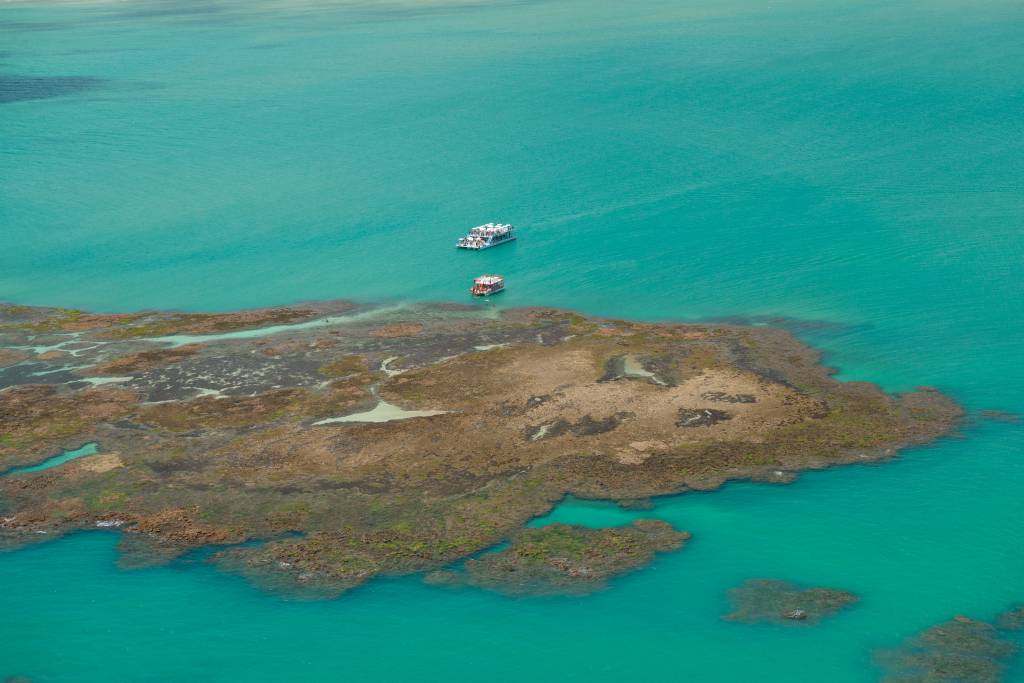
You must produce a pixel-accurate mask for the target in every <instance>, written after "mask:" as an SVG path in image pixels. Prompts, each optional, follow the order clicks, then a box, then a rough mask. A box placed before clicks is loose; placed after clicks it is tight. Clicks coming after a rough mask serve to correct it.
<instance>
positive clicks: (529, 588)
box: [426, 519, 690, 595]
mask: <svg viewBox="0 0 1024 683" xmlns="http://www.w3.org/2000/svg"><path fill="white" fill-rule="evenodd" d="M689 538H690V534H688V533H686V532H679V531H676V530H675V529H673V528H672V526H671V525H669V524H667V523H665V522H661V521H658V520H650V519H643V520H637V521H636V522H634V523H633V524H632V525H631V526H627V527H621V528H612V529H592V528H588V527H582V526H572V525H567V524H552V525H549V526H545V527H541V528H538V529H523V530H522V531H519V532H517V533H516V534H514V535H513V536H512V538H511V540H510V541H509V544H508V547H507V548H504V549H502V550H498V551H495V552H490V553H486V554H484V555H482V556H481V557H479V558H476V559H471V560H467V561H466V563H465V568H464V570H461V571H441V572H434V573H432V574H429V575H428V576H427V579H426V580H427V582H428V583H431V584H434V585H470V586H475V587H478V588H487V589H490V590H496V591H498V592H501V593H505V594H508V595H586V594H588V593H593V592H595V591H599V590H602V589H604V588H606V587H607V585H608V581H609V580H610V579H611V578H613V577H615V576H619V575H621V574H625V573H628V572H631V571H634V570H636V569H639V568H640V567H643V566H644V565H647V564H649V563H650V562H651V560H652V559H654V556H655V554H656V553H664V552H669V551H672V550H678V549H679V548H681V547H683V544H684V543H685V542H686V541H687V540H688V539H689Z"/></svg>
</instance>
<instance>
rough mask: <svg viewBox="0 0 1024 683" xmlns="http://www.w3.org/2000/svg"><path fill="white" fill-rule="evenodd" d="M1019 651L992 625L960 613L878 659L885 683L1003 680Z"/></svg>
mask: <svg viewBox="0 0 1024 683" xmlns="http://www.w3.org/2000/svg"><path fill="white" fill-rule="evenodd" d="M1015 651H1016V646H1015V645H1014V644H1013V643H1011V642H1009V641H1006V640H1003V639H1001V638H1000V637H999V632H998V631H997V630H996V629H995V627H993V626H992V625H991V624H987V623H985V622H982V621H976V620H974V619H969V618H967V617H963V616H957V617H955V618H953V619H951V620H950V621H947V622H945V623H942V624H939V625H937V626H933V627H931V628H929V629H927V630H925V631H923V632H922V633H920V634H919V635H917V636H916V637H914V638H912V639H911V640H909V641H907V642H906V643H905V644H904V645H903V646H902V647H900V648H898V649H895V650H888V651H883V652H880V653H879V654H878V660H879V662H880V663H881V664H882V666H883V668H884V669H885V675H884V677H883V678H882V681H883V683H999V682H1000V681H1002V680H1003V673H1004V672H1005V669H1006V664H1007V661H1008V660H1009V658H1010V657H1011V656H1012V655H1013V654H1014V652H1015Z"/></svg>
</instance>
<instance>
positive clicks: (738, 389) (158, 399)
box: [0, 302, 961, 611]
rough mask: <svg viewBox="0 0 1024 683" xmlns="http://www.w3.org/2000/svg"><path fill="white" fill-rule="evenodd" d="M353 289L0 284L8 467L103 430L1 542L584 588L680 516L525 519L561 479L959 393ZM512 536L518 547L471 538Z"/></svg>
mask: <svg viewBox="0 0 1024 683" xmlns="http://www.w3.org/2000/svg"><path fill="white" fill-rule="evenodd" d="M353 308H354V307H353V305H352V304H351V303H348V302H325V303H311V304H304V305H302V306H301V307H294V308H281V309H261V310H257V311H241V312H235V313H214V314H201V313H178V312H159V311H147V312H143V313H129V314H91V313H88V312H84V311H77V310H71V309H56V308H32V307H27V306H13V305H6V306H3V305H0V349H6V350H7V351H8V353H7V355H6V357H7V358H9V359H13V358H20V357H23V356H24V357H25V359H24V360H22V361H20V362H19V364H17V365H13V366H8V368H7V369H8V370H18V372H8V373H6V374H4V375H2V379H3V380H4V381H9V382H10V383H11V384H13V386H9V387H7V388H5V389H2V390H0V470H7V469H10V468H14V467H21V466H26V465H33V464H36V463H39V462H40V461H42V460H43V459H44V458H45V457H47V456H48V455H51V454H53V453H56V452H59V451H60V450H62V449H68V448H75V447H77V446H80V445H81V444H83V443H89V442H98V443H101V444H102V445H103V451H104V453H103V454H101V455H102V458H101V456H92V457H91V458H81V459H78V460H74V461H71V462H67V463H65V464H63V465H61V466H60V467H55V468H51V469H47V470H44V471H36V472H20V473H14V474H11V475H10V476H6V477H3V478H0V501H2V505H3V515H2V517H0V545H3V546H5V547H15V546H21V545H27V544H30V543H38V542H42V541H45V540H48V539H53V538H59V537H60V536H61V535H63V534H66V533H69V532H73V531H77V530H84V529H117V530H118V532H119V533H120V534H122V546H121V550H122V553H123V555H124V561H123V564H125V565H126V566H145V565H147V564H153V563H160V562H167V561H171V560H173V559H174V558H176V557H181V556H183V555H188V556H189V557H195V551H197V550H198V549H202V548H212V547H217V552H213V553H211V554H210V555H211V556H210V557H209V558H208V559H209V561H211V562H214V563H216V564H218V565H219V566H221V567H224V568H226V569H230V570H232V571H238V572H240V573H242V574H243V575H245V576H246V577H248V578H250V579H251V580H252V581H254V582H256V583H258V584H259V585H262V586H266V587H268V588H272V589H274V590H278V591H284V592H289V593H295V594H302V595H312V596H317V597H323V596H332V595H337V594H339V593H342V592H344V591H346V590H349V589H351V588H353V587H355V586H358V585H360V584H362V583H363V582H365V581H367V580H370V579H372V578H373V577H374V576H381V575H402V574H410V573H416V572H431V571H435V570H438V569H440V568H442V567H446V566H451V565H452V564H453V563H456V562H459V561H463V560H467V558H474V557H475V558H476V559H473V560H467V563H466V569H465V570H464V572H462V573H461V574H460V575H459V577H460V578H459V580H460V581H463V582H467V583H475V584H476V585H480V586H485V587H489V588H494V589H495V590H504V591H507V592H541V593H543V592H562V591H563V590H569V591H570V592H572V591H576V592H589V591H590V590H594V589H596V588H598V587H600V586H602V585H603V583H604V582H605V581H606V580H607V579H608V578H609V577H611V576H614V575H616V574H617V573H621V572H622V571H628V570H631V569H633V568H635V567H636V566H639V565H640V564H643V563H644V562H647V561H648V560H649V559H650V557H651V556H652V553H653V552H660V550H659V549H660V548H662V547H665V548H667V547H668V545H671V544H669V543H668V542H667V540H666V539H669V538H672V539H676V540H679V539H678V538H677V537H676V536H674V535H673V534H677V533H678V532H675V531H674V530H668V529H664V528H661V527H659V526H657V523H647V524H648V526H646V527H644V526H641V527H627V528H626V529H619V530H603V531H600V532H590V531H583V530H579V529H575V528H561V529H560V528H553V529H549V530H548V531H546V532H539V531H538V532H535V531H532V530H529V531H522V529H523V527H524V525H525V524H526V523H527V522H528V521H529V520H531V519H533V518H535V517H538V516H541V515H545V514H547V513H548V512H549V511H550V510H551V509H552V507H553V506H554V505H556V504H557V503H558V501H560V500H562V499H564V497H565V496H566V495H574V496H577V497H580V498H588V499H595V500H609V501H623V500H634V501H643V500H646V499H649V498H651V497H652V496H659V495H667V494H676V493H683V492H686V491H692V490H711V489H715V488H717V487H719V486H721V485H722V484H723V483H724V482H726V481H728V480H733V479H748V480H756V481H770V482H776V483H783V482H786V481H790V480H791V479H792V478H793V476H794V474H793V473H796V472H799V471H800V470H803V469H808V468H815V469H820V468H824V467H829V466H833V465H842V464H845V463H853V462H864V461H872V460H882V459H885V458H890V457H893V456H894V455H895V454H896V453H897V452H898V450H899V449H901V448H904V447H907V446H912V445H917V444H924V443H928V442H930V441H932V440H934V439H936V438H938V437H940V436H942V435H943V434H945V433H947V432H948V431H949V430H950V429H951V427H952V426H953V425H954V424H955V423H956V421H957V420H958V419H959V418H960V416H961V411H960V409H959V407H958V406H956V405H955V404H954V403H953V402H952V401H950V400H949V399H948V398H947V397H945V396H943V395H942V394H940V393H939V392H937V391H932V390H922V391H917V392H912V393H907V394H901V395H890V394H886V393H885V392H883V391H882V390H881V389H879V388H878V387H877V386H874V385H871V384H867V383H861V382H841V381H838V380H836V379H835V378H834V377H833V376H832V375H831V374H830V372H829V371H828V370H827V369H825V368H822V367H821V366H820V365H819V364H818V355H817V354H816V353H815V352H814V351H812V350H811V349H809V348H807V347H806V346H804V345H803V344H801V343H800V342H799V341H797V340H796V339H794V338H793V337H792V336H791V335H790V334H788V333H787V332H784V331H782V330H777V329H772V328H768V327H739V326H730V325H717V324H715V325H706V324H702V325H652V324H645V323H633V322H625V321H608V320H600V319H595V318H587V317H584V316H581V315H578V314H575V313H569V312H565V311H557V310H548V309H525V310H509V311H503V312H501V314H500V315H497V316H495V315H493V314H492V312H491V310H490V309H488V311H481V310H480V309H478V308H474V307H466V306H426V305H424V306H408V305H407V306H392V307H386V308H375V309H365V308H364V309H360V310H359V311H358V312H352V311H353ZM195 342H201V343H195ZM481 349H484V350H481ZM627 360H628V362H627ZM26 367H29V368H30V370H31V371H30V372H22V371H21V370H20V369H22V368H26ZM609 369H611V370H613V371H614V372H613V373H612V374H613V375H615V377H614V378H610V377H609ZM613 379H614V381H613ZM619 380H622V381H619ZM104 381H110V382H113V383H110V384H99V385H97V386H92V385H93V384H97V383H98V382H104ZM375 407H376V408H377V413H373V410H374V409H375ZM381 407H383V409H382V408H381ZM723 408H727V409H726V410H723ZM382 410H383V412H385V413H386V414H384V415H381V414H380V413H381V412H382ZM367 414H369V415H370V416H371V417H374V419H373V420H367V419H365V418H366V416H367ZM360 415H362V416H363V418H364V419H363V420H359V421H349V420H348V419H346V420H345V421H337V420H336V418H338V417H339V416H349V417H350V418H355V417H358V416H360ZM413 415H414V416H416V418H415V419H390V418H395V417H402V416H405V417H408V416H413ZM377 417H381V418H389V419H388V420H387V421H376V418H377ZM726 417H728V419H726ZM691 418H696V419H691ZM681 421H682V422H684V423H686V424H684V425H679V423H680V422H681ZM318 423H319V426H317V424H318ZM680 426H692V427H695V428H687V429H684V428H680ZM652 525H654V526H652ZM655 532H657V533H655ZM559 534H560V535H559ZM545 535H546V536H545ZM507 539H512V545H511V546H510V549H509V550H508V551H507V552H506V553H505V554H502V552H498V553H492V554H487V555H482V556H479V557H477V556H478V554H479V553H481V552H484V551H486V550H487V549H488V548H493V547H495V545H496V544H498V543H500V542H502V541H503V540H507ZM556 541H557V543H556ZM662 541H665V543H664V544H662ZM253 542H258V543H256V544H255V545H253ZM563 542H564V543H563ZM680 542H681V541H680ZM559 543H562V544H563V545H561V546H559V545H558V544H559ZM673 543H675V541H673ZM224 544H245V545H235V546H233V547H231V548H226V549H223V548H220V546H223V545H224ZM523 548H532V550H530V551H529V552H530V553H537V554H535V555H532V557H533V558H534V559H536V560H537V563H536V564H530V563H529V562H527V559H528V558H527V556H526V555H522V549H523ZM572 548H576V551H574V552H576V554H574V553H573V552H569V550H572ZM556 551H557V552H556ZM558 553H562V554H558ZM565 553H568V554H565ZM559 558H561V559H559ZM509 567H511V568H512V570H511V571H507V569H508V568H509ZM498 576H507V577H509V578H514V580H512V581H510V582H507V584H505V585H504V587H502V586H499V585H498V583H499V582H498V580H497V577H498ZM435 578H436V577H435ZM570 579H571V580H570ZM526 586H529V588H526ZM794 609H795V608H794ZM801 609H807V608H801ZM808 611H810V610H808Z"/></svg>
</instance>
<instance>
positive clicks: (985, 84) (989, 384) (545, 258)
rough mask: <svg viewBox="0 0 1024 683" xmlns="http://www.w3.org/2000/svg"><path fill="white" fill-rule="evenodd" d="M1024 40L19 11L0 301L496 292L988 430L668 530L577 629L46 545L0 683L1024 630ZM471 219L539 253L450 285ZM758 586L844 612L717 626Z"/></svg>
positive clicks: (490, 14)
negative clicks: (496, 224)
mask: <svg viewBox="0 0 1024 683" xmlns="http://www.w3.org/2000/svg"><path fill="white" fill-rule="evenodd" d="M1021 35H1024V6H1022V5H1021V4H1020V3H1019V2H1015V1H1011V0H978V1H975V2H970V3H968V2H958V1H955V0H896V1H894V2H869V1H851V2H841V3H835V2H823V1H810V0H775V1H768V0H763V1H756V2H755V1H754V0H723V1H722V2H714V3H709V2H695V1H693V0H678V1H675V2H667V1H664V2H663V1H657V0H637V1H636V2H630V3H622V2H611V1H610V0H588V1H586V2H584V1H582V0H547V1H541V0H537V1H522V2H512V1H509V2H504V1H501V0H496V1H495V2H482V3H480V2H473V3H470V2H454V1H453V2H426V1H423V2H387V1H385V0H381V1H380V2H344V1H342V0H336V1H334V2H323V3H315V2H298V1H297V0H296V1H289V2H277V3H273V2H262V1H259V0H253V1H250V2H237V1H233V0H225V1H221V2H217V1H209V2H198V1H192V0H181V1H174V2H172V1H169V0H168V1H164V2H161V1H159V0H145V1H140V0H129V1H128V2H117V3H106V2H94V3H74V2H61V3H50V2H36V3H8V4H5V5H3V6H2V7H0V36H2V48H3V50H4V52H3V54H2V55H0V122H2V126H0V141H2V146H0V152H2V153H0V178H3V182H2V184H0V232H2V237H3V248H2V249H0V266H2V267H0V299H5V300H10V301H16V302H19V303H30V304H47V305H60V306H76V307H81V308H89V309H95V310H108V311H113V310H134V309H140V308H181V309H188V310H209V309H214V310H223V309H233V308H239V307H245V306H263V305H271V304H284V303H291V302H295V301H301V300H308V299H332V298H353V299H357V300H360V301H377V302H382V303H385V304H388V305H391V304H401V303H402V302H406V301H412V302H416V301H433V300H444V301H450V300H463V297H464V293H465V290H466V287H467V286H468V280H469V278H471V277H472V276H473V275H476V274H479V273H481V272H486V271H497V272H501V273H503V274H504V275H506V277H507V278H508V281H509V289H508V291H507V292H506V293H505V294H503V295H502V302H501V304H500V305H503V306H516V305H552V306H563V307H568V308H574V309H578V310H582V311H586V312H588V313H594V314H601V315H609V316H620V317H630V318H641V319H654V320H685V319H701V318H720V317H735V318H745V319H749V320H751V321H752V322H759V323H762V322H776V323H779V324H785V325H787V326H789V327H790V328H791V329H793V330H794V331H796V333H797V334H799V335H801V336H802V337H803V338H804V339H806V340H808V341H809V342H811V343H813V344H815V345H817V346H818V347H819V348H821V349H822V350H823V351H824V353H825V361H826V362H827V363H828V364H830V365H833V366H835V367H837V368H838V369H839V371H840V375H841V376H842V377H843V378H844V379H862V380H870V381H875V382H879V383H881V384H882V385H883V386H885V387H886V388H887V389H890V390H893V391H899V390H905V389H908V388H912V387H914V386H917V385H933V386H937V387H939V388H941V389H943V390H944V391H947V392H949V393H950V394H952V395H953V396H955V397H956V398H957V399H958V400H960V401H961V402H962V403H963V404H964V405H965V407H966V408H967V409H968V411H970V412H971V414H972V416H973V418H974V419H972V420H970V421H969V422H968V423H967V424H965V426H964V427H963V429H962V433H961V434H959V435H957V436H956V437H955V438H950V439H947V440H944V441H942V442H940V443H938V444H936V445H935V446H932V447H929V448H922V449H916V450H914V451H912V452H908V453H905V454H904V455H903V456H902V457H901V458H899V459H898V460H897V461H895V462H892V463H887V464H884V465H876V466H859V467H848V468H842V469H836V470H831V471H825V472H815V473H810V474H806V475H804V476H802V477H801V478H800V480H799V481H797V482H796V483H795V484H793V485H790V486H769V485H755V484H746V483H736V484H731V485H729V486H727V487H726V488H725V489H724V490H722V491H718V492H715V493H710V494H699V495H687V496H681V497H675V498H666V499H663V500H660V501H658V505H657V508H656V510H654V511H653V512H649V513H644V514H651V515H654V516H657V517H660V518H663V519H666V520H668V521H671V522H673V523H674V524H676V525H678V526H679V527H680V528H684V529H687V530H689V531H691V532H692V533H693V534H694V539H693V541H692V542H691V543H690V544H689V545H688V546H687V548H685V549H684V550H682V551H680V552H678V553H674V554H671V555H666V556H662V557H661V558H659V559H658V560H657V561H656V562H655V563H654V565H652V566H651V567H649V568H647V569H646V570H644V571H641V572H638V573H636V574H633V575H630V576H627V577H625V578H622V579H621V580H618V581H616V582H615V583H614V585H613V586H612V588H611V589H610V590H609V591H607V592H604V593H602V594H599V595H595V596H593V597H589V598H586V599H573V600H569V599H545V600H536V599H518V600H513V599H508V598H504V597H499V596H495V595H492V594H489V593H485V592H480V591H475V590H460V591H450V590H441V589H437V588H431V587H427V586H424V585H422V584H421V583H420V582H419V581H418V580H417V579H416V578H407V579H400V580H398V579H392V580H380V581H375V582H373V583H371V584H370V585H369V586H367V587H365V588H362V589H359V590H357V591H355V592H353V593H352V594H350V595H348V596H345V597H343V598H341V599H339V600H336V601H329V602H314V603H309V602H291V601H286V600H282V599H280V598H277V597H274V596H270V595H266V594H263V593H261V592H259V591H257V590H256V589H254V588H252V587H250V586H249V585H247V584H246V583H245V582H243V581H242V580H240V579H238V578H237V577H234V576H229V575H225V574H221V573H218V572H216V571H214V570H213V569H212V568H210V567H208V566H206V565H205V564H203V563H202V562H199V561H196V562H182V563H179V564H174V565H171V566H168V567H164V568H158V569H149V570H143V571H121V570H119V569H118V568H117V567H116V565H115V562H116V552H115V549H114V546H115V544H116V540H117V536H116V533H114V532H94V533H83V534H79V535H76V536H73V537H71V538H67V539H64V540H61V541H58V542H54V543H49V544H40V545H37V546H34V547H31V548H29V549H26V550H22V551H18V552H15V553H8V554H4V555H2V556H0V586H2V590H0V614H2V615H3V620H2V627H0V677H2V676H6V675H14V674H20V675H25V676H31V677H32V678H33V679H34V680H36V681H75V682H77V681H111V680H117V681H181V680H202V681H229V680H231V681H233V680H240V679H241V680H252V681H282V680H303V681H307V680H308V681H336V680H337V681H363V680H375V681H408V680H430V681H442V680H466V679H472V680H495V681H519V680H524V679H533V680H538V681H549V680H550V681H556V680H557V681H564V680H590V681H592V680H601V681H620V680H634V679H638V678H641V677H648V678H651V679H656V680H684V681H809V682H811V681H813V682H817V681H823V680H829V681H831V682H833V683H847V682H850V683H854V682H866V681H873V680H878V678H879V677H880V675H881V671H880V670H879V669H878V668H877V666H876V665H875V663H874V661H873V659H872V652H873V651H874V650H875V649H877V648H883V647H891V646H894V645H897V644H899V643H900V642H901V641H902V640H903V639H905V638H907V637H910V636H912V635H913V634H914V633H916V632H917V631H919V630H921V629H923V628H925V627H927V626H929V625H932V624H934V623H936V622H938V621H942V620H945V619H947V618H949V617H951V616H953V615H954V614H958V613H962V614H968V615H971V616H975V617H978V618H983V619H987V618H991V617H993V616H994V615H995V614H997V613H998V612H999V611H1000V610H1002V609H1005V608H1006V607H1008V606H1009V605H1010V604H1012V603H1015V602H1018V601H1024V534H1022V533H1021V532H1022V522H1021V520H1022V519H1024V496H1022V495H1021V491H1022V490H1024V427H1022V426H1021V425H1020V424H1015V423H1013V422H1012V421H992V420H985V419H980V418H979V417H978V414H979V411H982V410H988V409H995V410H1004V411H1011V412H1024V393H1022V391H1021V387H1022V386H1024V343H1022V339H1024V285H1022V282H1024V280H1022V278H1021V265H1022V263H1024V187H1022V185H1024V181H1022V179H1024V116H1022V112H1024V41H1022V40H1020V36H1021ZM489 220H508V221H511V222H514V223H516V224H517V225H519V226H520V227H521V239H520V240H519V241H518V242H517V243H516V244H515V245H514V246H508V247H502V248H501V249H495V250H491V251H488V252H485V253H482V254H460V253H456V252H455V251H454V249H453V241H454V239H455V238H456V237H457V236H458V234H459V233H460V232H461V231H462V230H464V229H465V228H466V227H468V226H470V225H474V224H476V223H479V222H484V221H489ZM100 447H101V448H102V444H100ZM635 516H636V513H626V512H623V511H620V510H618V509H616V508H614V507H611V506H608V505H598V504H593V503H587V502H582V501H567V502H566V503H565V504H563V505H562V506H561V507H559V508H557V509H556V510H555V511H554V512H553V513H552V515H551V517H549V518H548V519H556V520H560V521H573V522H579V523H588V524H594V525H606V524H619V523H625V522H627V521H628V520H629V519H631V518H633V517H635ZM543 521H544V520H541V521H540V522H539V523H542V522H543ZM752 577H778V578H784V579H788V580H792V581H796V582H800V583H808V584H815V585H829V586H835V587H839V588H845V589H849V590H853V591H855V592H857V593H858V594H860V595H861V597H862V602H861V603H860V604H859V605H857V606H856V607H855V608H853V609H852V610H850V611H848V612H847V613H844V614H841V615H839V616H837V617H836V618H834V619H832V620H829V621H826V622H824V623H822V624H820V625H819V626H816V627H814V628H800V627H795V628H783V627H776V626H746V625H740V624H734V623H728V622H723V621H722V620H721V619H720V615H721V614H722V613H724V612H725V611H726V610H727V608H728V605H727V603H726V599H725V592H726V591H727V590H728V588H729V587H731V586H733V585H735V584H737V583H739V582H741V581H743V580H745V579H747V578H752ZM1013 667H1014V668H1011V670H1009V671H1008V672H1007V680H1024V666H1022V665H1021V663H1020V662H1017V663H1015V664H1014V665H1013Z"/></svg>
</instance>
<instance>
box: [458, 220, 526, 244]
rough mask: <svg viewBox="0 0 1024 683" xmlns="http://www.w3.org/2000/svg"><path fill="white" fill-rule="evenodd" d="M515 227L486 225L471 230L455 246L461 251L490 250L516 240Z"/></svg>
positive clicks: (507, 224)
mask: <svg viewBox="0 0 1024 683" xmlns="http://www.w3.org/2000/svg"><path fill="white" fill-rule="evenodd" d="M513 229H514V228H513V227H512V226H511V225H510V224H509V223H484V224H483V225H478V226H476V227H475V228H471V229H470V231H469V232H468V233H466V236H465V237H462V238H460V239H459V241H458V242H456V243H455V246H456V247H458V248H459V249H475V250H478V251H479V250H480V249H490V248H491V247H496V246H498V245H499V244H505V243H506V242H511V241H512V240H514V239H515V238H516V236H515V234H514V233H513Z"/></svg>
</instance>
